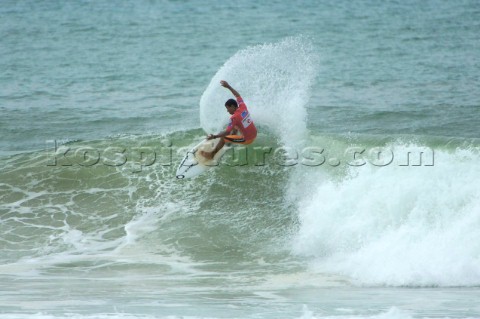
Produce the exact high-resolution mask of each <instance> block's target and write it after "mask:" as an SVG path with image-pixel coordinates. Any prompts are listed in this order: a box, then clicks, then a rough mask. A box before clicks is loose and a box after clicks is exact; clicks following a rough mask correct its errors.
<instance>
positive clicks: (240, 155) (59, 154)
mask: <svg viewBox="0 0 480 319" xmlns="http://www.w3.org/2000/svg"><path fill="white" fill-rule="evenodd" d="M189 150H190V147H176V146H174V145H173V144H172V143H171V142H170V141H164V142H162V143H161V144H159V145H158V146H156V147H151V146H141V147H132V148H127V147H122V146H108V147H98V146H88V145H78V146H75V145H68V144H65V145H62V144H60V143H58V142H57V141H56V140H50V141H47V165H48V166H58V167H70V166H82V167H92V166H95V165H104V166H110V167H120V166H124V165H127V164H130V165H131V167H132V172H134V173H138V172H141V171H142V170H143V169H144V168H147V167H151V166H154V165H160V166H177V165H179V163H180V160H181V159H182V158H183V156H185V154H186V153H187V152H188V151H189ZM434 163H435V154H434V150H433V149H431V148H429V147H418V146H414V147H406V146H404V147H401V148H394V147H388V146H376V147H361V146H351V147H346V148H345V149H335V150H329V149H327V148H323V147H319V146H307V147H304V148H302V149H296V148H293V147H286V146H281V147H270V146H251V147H245V146H235V147H231V148H230V149H229V150H227V152H226V153H225V154H224V155H223V157H222V158H221V160H219V161H215V162H213V163H212V164H211V166H218V165H228V166H265V165H278V166H283V167H290V166H297V165H302V166H307V167H318V166H322V165H328V166H330V167H338V166H350V167H360V166H364V165H373V166H377V167H384V166H389V165H397V166H426V167H428V166H434Z"/></svg>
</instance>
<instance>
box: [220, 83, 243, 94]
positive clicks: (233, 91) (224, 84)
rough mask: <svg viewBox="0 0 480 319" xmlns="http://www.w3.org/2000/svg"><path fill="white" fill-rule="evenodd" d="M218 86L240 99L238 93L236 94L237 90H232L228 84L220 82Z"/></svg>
mask: <svg viewBox="0 0 480 319" xmlns="http://www.w3.org/2000/svg"><path fill="white" fill-rule="evenodd" d="M220 84H221V85H222V86H223V87H225V88H227V89H229V90H230V92H232V94H233V95H234V96H235V97H240V93H238V92H237V90H235V89H234V88H232V87H231V86H230V84H228V82H227V81H220Z"/></svg>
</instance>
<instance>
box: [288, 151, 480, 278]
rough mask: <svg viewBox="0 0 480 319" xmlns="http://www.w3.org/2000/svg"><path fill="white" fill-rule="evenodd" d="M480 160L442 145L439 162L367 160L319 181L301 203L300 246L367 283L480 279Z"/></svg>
mask: <svg viewBox="0 0 480 319" xmlns="http://www.w3.org/2000/svg"><path fill="white" fill-rule="evenodd" d="M406 148H407V147H406V146H403V145H397V146H395V147H394V148H393V150H394V152H395V153H402V152H403V153H405V152H406V151H407V149H406ZM478 159H479V158H478V154H477V153H476V152H474V151H469V150H457V151H456V152H453V153H452V152H447V151H436V153H435V164H434V166H408V167H405V166H399V165H389V166H385V167H375V166H373V165H365V166H362V167H352V168H350V171H349V173H350V175H349V177H348V178H345V179H343V180H341V181H339V182H334V181H332V180H322V181H317V182H316V183H315V184H313V185H311V191H310V192H307V193H306V194H305V195H304V197H303V200H302V201H301V203H300V204H299V218H300V222H301V226H300V229H299V232H298V234H297V235H296V237H295V239H294V243H293V250H294V252H295V253H297V254H300V255H304V256H312V257H313V258H314V262H313V264H312V266H313V268H314V269H315V270H317V271H320V272H327V273H334V274H340V275H346V276H349V277H350V278H354V279H356V280H358V281H359V282H360V283H361V284H368V285H370V284H374V285H400V286H402V285H409V286H410V285H411V286H430V285H433V286H436V285H440V286H476V285H480V268H479V267H478V265H480V232H479V231H478V230H479V229H480V187H479V180H480V170H479V169H478Z"/></svg>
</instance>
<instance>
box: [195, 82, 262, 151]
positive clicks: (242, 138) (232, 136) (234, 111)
mask: <svg viewBox="0 0 480 319" xmlns="http://www.w3.org/2000/svg"><path fill="white" fill-rule="evenodd" d="M220 85H221V86H223V87H225V88H227V89H229V90H230V92H232V94H233V95H234V96H235V98H236V100H234V99H229V100H228V101H227V102H225V108H226V109H227V112H228V113H230V114H231V116H230V123H229V124H228V126H227V128H226V129H225V131H223V132H221V133H218V134H209V135H208V136H207V139H208V140H212V139H215V138H220V141H219V142H218V144H217V146H215V149H214V150H213V151H211V152H205V151H200V154H201V155H202V156H203V157H205V158H207V159H213V157H214V156H215V154H217V152H218V151H219V150H221V149H222V147H223V146H224V145H225V143H234V144H243V145H248V144H251V143H252V142H253V141H254V140H255V138H256V137H257V128H256V127H255V124H253V121H252V119H251V117H250V113H249V112H248V109H247V106H246V105H245V103H244V102H243V99H242V97H241V96H240V94H239V93H238V92H237V91H236V90H235V89H234V88H232V87H231V86H230V84H228V82H227V81H220ZM239 131H240V133H241V135H239V134H238V132H239Z"/></svg>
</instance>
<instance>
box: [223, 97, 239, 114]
mask: <svg viewBox="0 0 480 319" xmlns="http://www.w3.org/2000/svg"><path fill="white" fill-rule="evenodd" d="M225 107H226V108H227V112H228V113H230V114H233V113H235V111H236V110H237V107H238V104H237V101H235V100H234V99H229V100H228V101H227V102H225Z"/></svg>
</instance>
